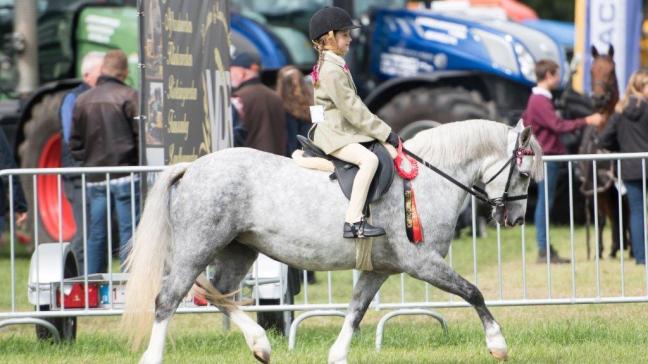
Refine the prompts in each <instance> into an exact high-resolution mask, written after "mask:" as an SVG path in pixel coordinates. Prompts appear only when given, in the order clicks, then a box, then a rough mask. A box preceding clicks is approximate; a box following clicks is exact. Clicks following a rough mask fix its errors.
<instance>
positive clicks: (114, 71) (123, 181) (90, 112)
mask: <svg viewBox="0 0 648 364" xmlns="http://www.w3.org/2000/svg"><path fill="white" fill-rule="evenodd" d="M127 77H128V59H127V58H126V54H125V53H124V52H123V51H121V50H113V51H110V52H108V53H107V54H106V56H105V57H104V61H103V65H102V67H101V76H100V77H99V79H98V80H97V85H96V86H95V87H94V88H92V89H90V90H88V91H86V92H85V93H83V94H81V95H80V96H79V98H78V99H77V102H76V107H75V108H74V117H73V121H72V135H71V138H70V149H71V152H72V156H73V157H74V159H76V160H77V161H79V162H80V163H81V165H82V166H84V167H112V166H136V165H138V162H139V161H138V155H139V154H138V144H139V143H138V141H139V128H138V124H137V121H136V120H135V116H136V115H137V92H136V91H135V90H133V89H132V88H130V87H128V86H127V85H126V84H124V80H125V79H126V78H127ZM131 183H132V184H133V185H134V187H135V188H134V190H135V191H134V194H133V195H132V194H131ZM109 184H110V193H108V189H107V187H108V181H106V177H105V176H104V175H103V174H90V175H88V177H87V184H86V186H87V191H88V195H89V200H90V226H89V237H88V252H87V256H88V263H87V265H88V272H87V273H88V274H92V273H97V272H105V271H106V263H107V259H106V258H107V254H111V252H110V251H108V249H107V226H108V222H107V216H106V208H107V199H108V198H113V200H114V203H115V205H114V206H115V210H116V212H117V221H118V224H119V246H120V249H119V258H120V260H121V264H122V269H123V264H124V261H125V259H126V257H127V256H128V252H129V251H130V246H129V244H130V237H131V235H132V232H133V230H134V228H135V226H134V224H136V223H137V221H138V220H139V194H140V193H139V180H138V177H137V176H136V177H134V178H131V176H130V174H128V173H124V174H122V173H112V174H110V180H109ZM133 197H134V201H132V198H133ZM133 204H134V208H135V216H133V215H132V213H131V208H132V206H133Z"/></svg>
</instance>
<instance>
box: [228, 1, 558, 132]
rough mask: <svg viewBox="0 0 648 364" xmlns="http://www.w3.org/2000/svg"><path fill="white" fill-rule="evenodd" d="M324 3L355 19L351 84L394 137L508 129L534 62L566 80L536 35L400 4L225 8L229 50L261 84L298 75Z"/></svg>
mask: <svg viewBox="0 0 648 364" xmlns="http://www.w3.org/2000/svg"><path fill="white" fill-rule="evenodd" d="M325 5H336V6H340V7H344V8H346V9H347V10H348V11H349V12H350V13H352V14H353V15H354V16H355V18H357V19H359V20H360V22H361V24H362V28H361V29H360V30H359V31H358V32H357V34H355V44H353V45H352V52H351V54H349V56H348V58H349V59H348V61H349V63H350V64H351V70H352V72H353V73H354V79H355V80H356V81H357V82H356V83H357V84H358V86H359V92H360V95H361V96H362V97H363V98H364V100H365V102H366V104H367V105H368V106H369V108H370V109H371V110H372V111H374V112H375V113H377V114H378V115H379V116H380V117H382V118H383V119H384V120H385V121H386V122H388V123H390V124H391V126H392V127H393V128H394V129H395V130H396V131H398V132H399V134H400V135H401V136H402V137H403V138H409V137H411V136H413V135H414V134H415V133H417V132H418V131H420V130H423V129H427V128H430V127H434V126H436V125H438V124H441V123H446V122H450V121H456V120H465V119H472V118H487V119H494V120H500V121H505V122H509V123H513V122H517V120H518V118H519V116H520V114H521V111H522V110H523V109H524V106H525V104H526V101H527V98H528V95H529V93H530V90H531V87H532V86H533V84H534V83H535V75H534V63H535V62H536V61H538V60H540V59H545V58H549V59H553V60H554V61H556V62H557V63H558V64H559V65H560V66H561V74H562V75H563V81H564V83H565V84H566V83H567V81H568V79H569V70H568V60H567V56H566V51H565V49H564V47H561V46H560V45H559V44H558V43H557V42H556V41H555V40H554V39H553V38H552V37H550V36H548V35H547V34H545V33H543V32H541V31H539V30H536V29H533V28H531V27H527V26H524V25H522V24H519V23H515V22H511V21H507V20H503V19H497V18H488V17H478V16H474V15H468V14H461V13H452V12H442V11H436V10H431V9H430V8H429V4H427V5H428V6H427V7H426V6H425V5H423V4H421V5H420V6H419V7H418V8H416V9H410V8H411V6H410V8H407V6H406V5H407V4H406V2H405V1H393V0H392V1H390V0H369V1H362V2H360V1H355V2H354V1H327V0H307V1H290V0H284V1H274V2H266V1H255V0H233V1H232V7H233V10H234V14H233V15H232V17H231V19H232V31H233V34H232V42H233V44H234V47H236V48H242V49H247V50H253V51H257V52H258V53H259V54H260V56H261V59H262V63H263V65H262V66H263V68H264V69H265V73H264V79H265V80H267V81H268V83H272V80H273V79H274V77H273V75H274V73H275V72H276V70H277V69H278V68H280V67H282V66H284V65H286V64H295V65H297V66H300V67H301V68H302V69H303V70H304V71H307V72H308V71H309V70H310V68H311V67H312V65H313V64H314V63H315V60H316V54H315V53H314V51H312V48H311V45H310V41H309V40H308V38H307V35H306V34H307V28H308V19H309V18H310V16H311V15H312V14H313V13H314V12H315V11H316V10H317V9H319V8H320V7H322V6H325Z"/></svg>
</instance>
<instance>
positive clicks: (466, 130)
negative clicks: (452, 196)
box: [405, 119, 543, 179]
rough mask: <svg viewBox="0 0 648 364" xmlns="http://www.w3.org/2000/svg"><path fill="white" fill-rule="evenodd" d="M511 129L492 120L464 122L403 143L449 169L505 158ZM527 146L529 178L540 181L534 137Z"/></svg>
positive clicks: (449, 124) (539, 156) (539, 165)
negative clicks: (530, 157)
mask: <svg viewBox="0 0 648 364" xmlns="http://www.w3.org/2000/svg"><path fill="white" fill-rule="evenodd" d="M509 130H511V127H510V126H507V125H506V124H503V123H499V122H496V121H492V120H481V119H474V120H466V121H457V122H453V123H448V124H443V125H440V126H438V127H436V128H432V129H427V130H423V131H421V132H420V133H418V134H416V136H414V138H412V139H410V140H408V141H406V142H405V147H406V148H407V149H408V150H410V151H412V152H413V153H416V154H417V155H419V156H420V157H421V158H424V159H425V160H428V161H430V162H431V163H433V164H434V165H436V166H438V167H446V168H451V167H453V166H456V165H458V164H463V163H466V162H467V161H471V160H474V159H476V158H481V157H483V156H486V155H498V156H501V157H506V156H508V155H509V153H510V151H509V150H506V148H507V144H508V131H509ZM529 147H530V148H531V149H532V150H533V152H534V154H535V158H534V163H533V166H534V168H533V170H532V171H531V175H532V177H533V178H535V179H541V178H542V170H543V168H542V149H541V148H540V144H538V142H537V141H536V139H535V138H534V137H531V141H530V143H529Z"/></svg>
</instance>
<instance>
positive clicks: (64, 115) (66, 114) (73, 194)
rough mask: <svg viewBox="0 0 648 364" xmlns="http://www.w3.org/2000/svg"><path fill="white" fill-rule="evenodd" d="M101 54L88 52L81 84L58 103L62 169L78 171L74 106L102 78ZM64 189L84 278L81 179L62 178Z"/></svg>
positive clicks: (73, 239) (71, 176)
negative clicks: (73, 150) (72, 147)
mask: <svg viewBox="0 0 648 364" xmlns="http://www.w3.org/2000/svg"><path fill="white" fill-rule="evenodd" d="M103 57H104V55H103V53H100V52H90V53H88V54H86V55H85V57H83V60H82V61H81V75H82V78H83V81H82V82H81V84H79V86H77V87H75V88H73V89H72V90H70V92H68V93H66V94H65V96H63V102H62V103H61V109H60V117H61V136H62V137H61V166H62V167H79V166H81V164H80V163H79V162H78V161H76V160H75V159H74V158H73V157H72V153H71V152H70V134H72V116H73V113H74V105H75V104H76V100H77V98H78V97H79V95H80V94H82V93H83V92H85V91H87V90H89V89H90V88H92V87H94V86H95V85H96V84H97V79H98V78H99V76H100V75H101V65H102V63H103ZM62 179H63V189H64V191H65V195H66V197H67V199H68V201H70V205H72V213H73V215H74V221H75V223H76V227H77V231H76V234H75V235H74V237H73V238H72V241H71V246H72V251H73V252H74V256H75V258H76V261H77V267H78V270H79V273H80V274H83V272H84V271H83V207H82V205H81V203H82V200H83V199H82V196H81V193H82V186H81V183H82V182H81V176H80V175H74V174H64V175H63V176H62Z"/></svg>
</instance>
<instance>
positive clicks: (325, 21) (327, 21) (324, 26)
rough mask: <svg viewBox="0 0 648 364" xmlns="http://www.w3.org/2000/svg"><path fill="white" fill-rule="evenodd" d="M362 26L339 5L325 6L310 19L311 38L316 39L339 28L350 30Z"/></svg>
mask: <svg viewBox="0 0 648 364" xmlns="http://www.w3.org/2000/svg"><path fill="white" fill-rule="evenodd" d="M355 28H360V26H359V25H356V24H355V23H353V20H352V19H351V16H350V15H349V13H347V12H346V11H345V10H344V9H342V8H338V7H335V6H333V7H325V8H323V9H320V10H318V11H317V12H316V13H315V14H313V16H312V17H311V19H310V24H308V33H309V35H310V39H311V40H313V41H315V40H317V39H319V37H321V36H323V35H324V34H326V33H328V32H330V31H331V30H333V31H338V30H350V29H355Z"/></svg>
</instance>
